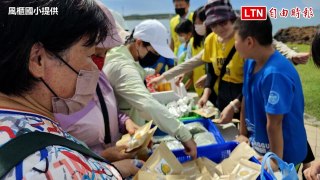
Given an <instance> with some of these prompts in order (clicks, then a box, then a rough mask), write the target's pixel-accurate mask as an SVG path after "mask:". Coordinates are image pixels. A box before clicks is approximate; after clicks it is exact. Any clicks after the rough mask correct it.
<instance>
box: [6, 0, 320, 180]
mask: <svg viewBox="0 0 320 180" xmlns="http://www.w3.org/2000/svg"><path fill="white" fill-rule="evenodd" d="M173 6H174V8H175V12H176V15H175V16H174V17H173V18H172V19H171V20H170V36H168V33H167V32H168V30H167V29H166V28H165V26H164V25H163V24H162V23H161V22H159V21H158V20H152V19H149V20H144V21H142V22H141V23H139V24H138V25H137V26H136V27H135V28H134V29H133V30H132V32H128V30H127V27H125V25H124V20H123V19H122V18H121V16H119V14H117V13H116V12H114V11H112V10H110V9H108V8H107V7H106V6H105V5H104V4H103V3H102V2H100V1H99V0H79V1H72V0H65V1H64V2H63V3H61V1H59V0H51V1H48V0H34V1H18V0H7V1H1V2H0V44H1V45H0V81H1V82H2V83H1V85H0V130H1V133H0V139H1V141H0V152H10V153H11V154H9V155H11V156H9V157H8V156H6V155H7V154H6V153H3V154H0V167H1V169H2V170H0V178H1V179H2V178H4V179H89V178H90V179H122V178H129V177H133V176H134V175H135V174H136V173H137V172H138V171H139V168H141V167H142V165H143V164H144V161H142V160H139V159H137V153H138V152H137V151H135V150H134V151H130V152H127V151H125V150H126V149H127V148H128V147H127V146H126V145H122V146H116V145H115V144H116V142H117V141H118V140H119V139H120V138H121V135H123V134H126V133H129V134H134V133H135V131H136V130H137V129H138V128H139V127H141V126H143V125H144V124H146V122H148V121H149V120H153V122H154V124H155V125H157V126H158V127H159V129H161V130H162V131H164V132H166V133H168V134H169V135H171V136H173V137H175V138H176V139H177V140H179V141H180V142H181V143H182V145H183V147H184V150H185V153H186V154H187V155H189V156H191V157H192V158H193V159H195V158H197V145H196V143H195V142H194V140H193V139H192V135H191V133H190V132H189V131H188V130H187V128H186V127H185V126H184V124H183V123H182V122H181V121H179V120H178V119H177V118H176V117H175V116H174V115H173V114H171V113H170V112H169V110H168V109H167V108H166V107H165V106H164V105H163V104H161V103H159V102H158V101H157V100H156V99H155V98H154V97H153V96H152V94H151V93H150V92H149V90H148V89H147V87H146V85H147V84H146V83H145V75H146V72H145V70H144V68H153V69H155V73H156V74H160V76H159V77H156V78H154V79H152V80H151V81H150V82H149V85H153V86H157V85H158V84H159V83H161V82H162V81H163V80H170V79H173V78H175V79H176V80H177V82H178V83H180V82H181V81H184V82H185V83H186V84H187V85H186V87H187V88H188V89H189V90H194V91H195V92H196V93H197V95H198V96H199V100H198V106H199V107H203V106H205V105H206V103H207V102H208V101H210V102H212V103H213V104H214V106H216V107H217V108H218V109H219V111H220V112H221V113H220V118H219V123H229V122H231V120H232V119H233V118H237V119H240V127H239V128H240V129H239V136H238V138H237V139H236V140H237V141H238V142H247V143H248V144H250V145H251V146H252V148H253V149H254V150H255V151H256V152H257V153H258V154H259V155H261V157H262V156H263V155H264V154H266V153H267V152H269V151H271V152H274V153H275V154H277V156H279V157H280V158H281V159H283V160H284V161H286V162H288V163H293V164H294V165H295V166H296V169H297V170H299V168H300V165H303V166H302V170H303V172H304V176H305V177H304V178H307V179H317V174H320V163H319V162H318V161H317V160H315V158H314V155H313V152H312V150H311V148H310V145H309V143H308V141H307V136H306V130H305V127H304V119H303V113H304V96H303V92H302V84H301V80H300V77H299V74H298V73H297V71H296V69H295V67H294V66H295V65H299V64H305V63H307V61H308V59H309V53H308V52H305V53H297V52H295V51H293V50H292V49H290V48H288V47H287V46H286V45H285V44H283V43H281V42H278V41H276V40H274V39H273V37H272V23H271V20H270V18H269V17H268V18H267V19H266V20H264V21H242V20H240V19H239V17H238V15H237V14H236V12H235V11H234V9H233V7H232V5H231V4H230V2H229V0H208V2H207V3H206V4H204V5H203V6H201V7H199V8H197V9H196V10H195V11H194V12H191V11H190V10H189V7H190V1H189V0H173ZM10 7H33V8H37V7H38V8H39V7H40V8H41V7H57V8H58V9H59V14H58V15H53V16H43V15H37V16H36V15H34V16H13V15H9V14H8V11H9V8H10ZM319 48H320V33H319V31H318V32H317V34H316V35H315V39H314V40H313V43H312V57H313V61H314V62H315V64H316V66H318V67H320V54H319V52H320V51H319ZM26 137H27V140H28V142H22V139H23V138H26ZM32 138H33V139H32ZM37 139H39V141H40V139H41V143H39V142H38V141H37ZM22 143H24V144H26V147H24V148H25V149H19V148H18V147H20V146H19V145H21V144H22ZM21 150H22V151H25V152H24V153H22V155H21V156H14V155H15V154H19V153H20V151H21ZM272 166H273V167H274V168H275V169H276V168H277V164H275V163H273V164H272Z"/></svg>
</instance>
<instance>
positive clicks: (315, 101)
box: [288, 44, 320, 120]
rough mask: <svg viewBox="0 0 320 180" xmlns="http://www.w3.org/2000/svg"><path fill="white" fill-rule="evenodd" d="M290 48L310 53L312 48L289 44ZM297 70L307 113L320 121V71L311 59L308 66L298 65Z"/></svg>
mask: <svg viewBox="0 0 320 180" xmlns="http://www.w3.org/2000/svg"><path fill="white" fill-rule="evenodd" d="M288 46H289V47H291V48H293V49H294V50H296V51H297V52H309V51H310V46H309V45H305V44H288ZM296 69H297V70H298V72H299V75H300V78H301V81H302V86H303V93H304V100H305V112H306V113H308V114H310V115H312V116H315V117H316V118H317V119H318V120H320V69H317V68H316V67H315V65H314V64H313V61H312V59H311V58H310V59H309V61H308V63H307V64H305V65H298V66H296Z"/></svg>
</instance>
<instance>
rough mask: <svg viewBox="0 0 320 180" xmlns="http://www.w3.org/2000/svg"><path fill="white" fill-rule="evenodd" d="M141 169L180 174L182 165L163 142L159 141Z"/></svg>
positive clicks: (166, 173)
mask: <svg viewBox="0 0 320 180" xmlns="http://www.w3.org/2000/svg"><path fill="white" fill-rule="evenodd" d="M141 170H142V171H148V172H154V173H158V174H163V175H180V174H181V173H182V170H183V166H182V165H181V164H180V162H179V161H178V160H177V158H176V157H175V156H174V154H173V153H172V152H171V151H170V150H169V149H168V147H167V146H166V145H165V143H161V144H160V145H159V147H158V148H157V149H156V150H155V151H154V153H153V154H152V155H151V156H150V158H149V159H148V160H147V162H146V163H145V164H144V165H143V167H142V168H141Z"/></svg>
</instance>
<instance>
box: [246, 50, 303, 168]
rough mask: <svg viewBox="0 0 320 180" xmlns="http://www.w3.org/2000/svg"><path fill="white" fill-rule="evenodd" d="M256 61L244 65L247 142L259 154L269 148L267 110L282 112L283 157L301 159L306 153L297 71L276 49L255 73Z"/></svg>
mask: <svg viewBox="0 0 320 180" xmlns="http://www.w3.org/2000/svg"><path fill="white" fill-rule="evenodd" d="M255 64H256V62H255V61H254V60H252V59H249V60H246V62H245V66H244V82H243V95H244V98H245V118H246V124H247V130H248V133H249V140H250V143H251V145H252V147H253V148H254V149H255V150H256V151H257V152H258V153H260V154H262V155H263V154H265V153H266V152H268V151H270V146H269V140H268V134H267V129H266V127H267V115H266V113H268V114H279V115H280V114H282V115H284V118H283V120H282V131H283V142H284V151H283V160H284V161H286V162H289V163H294V164H298V163H301V162H302V161H303V160H304V159H305V157H306V154H307V136H306V131H305V128H304V123H303V111H304V98H303V92H302V86H301V81H300V78H299V74H298V73H297V71H296V69H295V68H294V66H293V65H292V64H291V62H290V61H288V60H287V59H286V58H285V57H284V56H282V55H281V54H280V53H279V52H278V51H275V52H274V54H273V55H272V56H271V57H270V58H269V60H268V61H267V62H266V63H265V64H264V66H263V67H262V68H261V69H260V70H259V71H258V72H256V73H255V74H254V73H253V71H254V67H255Z"/></svg>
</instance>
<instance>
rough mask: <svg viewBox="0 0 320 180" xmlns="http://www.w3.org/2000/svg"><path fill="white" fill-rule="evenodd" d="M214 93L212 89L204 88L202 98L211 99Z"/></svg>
mask: <svg viewBox="0 0 320 180" xmlns="http://www.w3.org/2000/svg"><path fill="white" fill-rule="evenodd" d="M211 93H212V91H211V89H210V88H204V91H203V94H202V96H203V97H205V98H206V99H209V97H210V95H211Z"/></svg>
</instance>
